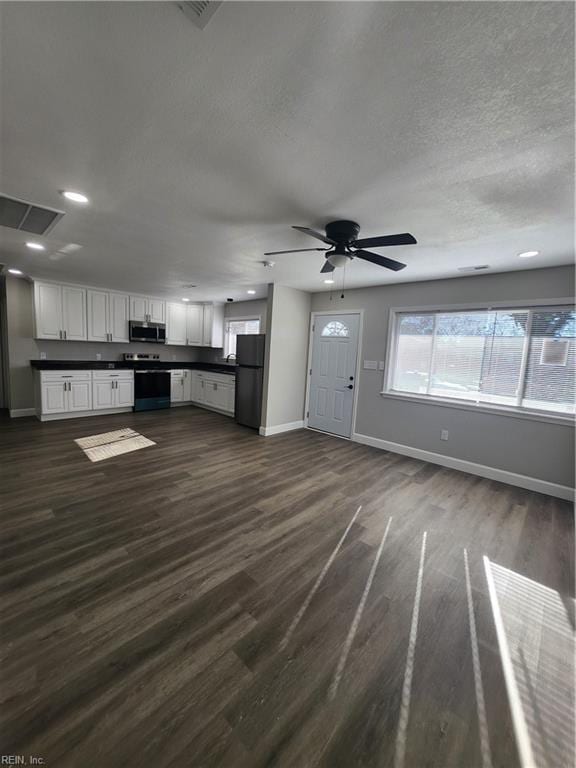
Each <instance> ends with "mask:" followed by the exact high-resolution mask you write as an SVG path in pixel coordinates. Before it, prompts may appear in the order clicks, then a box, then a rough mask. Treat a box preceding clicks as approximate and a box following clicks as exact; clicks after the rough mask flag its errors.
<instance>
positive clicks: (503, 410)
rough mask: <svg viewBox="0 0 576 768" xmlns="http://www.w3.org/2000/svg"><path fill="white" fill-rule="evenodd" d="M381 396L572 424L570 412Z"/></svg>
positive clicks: (389, 393)
mask: <svg viewBox="0 0 576 768" xmlns="http://www.w3.org/2000/svg"><path fill="white" fill-rule="evenodd" d="M380 395H381V396H382V397H389V398H391V399H392V400H404V401H406V402H413V403H424V404H427V405H440V406H442V407H443V408H456V409H458V410H461V411H473V412H474V413H491V414H493V415H496V416H511V417H512V418H514V419H528V420H529V421H545V422H548V423H549V424H561V425H563V426H566V427H569V426H572V427H573V426H574V418H575V417H574V416H573V415H572V414H569V413H567V414H565V415H564V414H560V413H543V412H539V411H538V412H537V411H528V410H519V409H516V408H507V407H506V406H501V405H489V404H487V403H481V404H480V405H476V404H475V403H467V402H461V401H460V400H446V399H443V398H436V397H430V396H424V395H410V394H405V393H402V392H380Z"/></svg>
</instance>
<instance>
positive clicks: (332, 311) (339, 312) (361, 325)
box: [304, 309, 364, 440]
mask: <svg viewBox="0 0 576 768" xmlns="http://www.w3.org/2000/svg"><path fill="white" fill-rule="evenodd" d="M318 315H359V317H360V323H359V325H358V348H357V350H356V368H355V372H354V384H355V386H354V400H353V402H352V422H351V424H350V435H349V436H348V437H344V436H343V435H335V434H334V433H333V432H324V431H323V430H316V429H314V427H310V426H308V414H309V406H310V374H311V370H312V369H311V367H310V366H311V365H312V351H313V346H314V330H313V328H314V323H315V321H316V317H317V316H318ZM363 331H364V310H363V309H340V310H336V309H328V310H326V311H324V312H322V311H321V310H318V311H316V312H310V330H309V333H308V359H307V363H306V400H305V402H304V427H305V428H306V429H311V430H313V431H314V432H322V434H324V435H332V437H339V438H340V439H341V440H352V437H353V435H354V433H355V432H356V407H357V404H358V390H359V382H360V359H361V355H360V352H361V350H362V335H363Z"/></svg>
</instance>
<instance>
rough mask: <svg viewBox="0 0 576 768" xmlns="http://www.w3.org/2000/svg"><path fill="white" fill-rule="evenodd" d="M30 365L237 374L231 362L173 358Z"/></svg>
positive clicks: (58, 368) (33, 363) (36, 363)
mask: <svg viewBox="0 0 576 768" xmlns="http://www.w3.org/2000/svg"><path fill="white" fill-rule="evenodd" d="M30 365H31V366H32V368H35V369H36V370H38V371H71V370H89V371H107V370H114V369H118V368H121V369H124V370H126V369H128V370H133V371H136V370H139V369H140V370H142V369H150V368H155V369H156V370H160V371H171V370H180V369H181V368H187V369H188V370H193V371H212V373H227V374H229V375H230V376H234V375H235V374H236V365H230V364H229V363H191V362H189V361H187V362H178V361H177V360H173V361H172V362H168V361H167V360H135V361H134V360H30Z"/></svg>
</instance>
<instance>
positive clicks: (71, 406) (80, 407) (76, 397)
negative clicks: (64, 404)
mask: <svg viewBox="0 0 576 768" xmlns="http://www.w3.org/2000/svg"><path fill="white" fill-rule="evenodd" d="M90 410H92V382H91V381H90V379H85V380H84V381H71V382H70V384H69V385H68V411H69V412H70V413H71V412H72V411H90Z"/></svg>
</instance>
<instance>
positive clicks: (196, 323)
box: [186, 304, 204, 347]
mask: <svg viewBox="0 0 576 768" xmlns="http://www.w3.org/2000/svg"><path fill="white" fill-rule="evenodd" d="M186 312H187V338H188V341H187V344H188V346H191V347H201V346H202V339H203V335H204V307H203V306H202V304H188V306H187V307H186Z"/></svg>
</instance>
